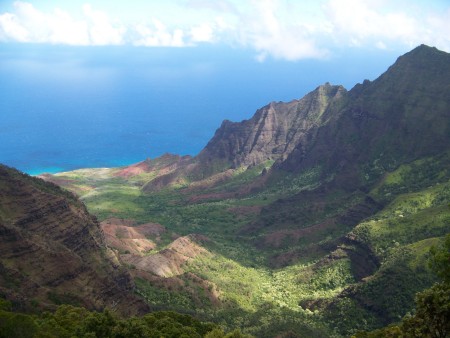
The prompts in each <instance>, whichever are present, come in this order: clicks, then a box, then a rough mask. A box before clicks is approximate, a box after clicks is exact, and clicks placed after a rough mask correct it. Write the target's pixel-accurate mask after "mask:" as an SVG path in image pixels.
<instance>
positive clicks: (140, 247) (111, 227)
mask: <svg viewBox="0 0 450 338" xmlns="http://www.w3.org/2000/svg"><path fill="white" fill-rule="evenodd" d="M134 224H135V223H134V221H133V220H124V219H118V218H110V219H107V220H105V221H103V222H101V223H100V226H101V229H102V230H103V233H104V234H105V239H106V243H107V244H108V246H110V247H112V248H114V249H117V250H119V252H129V253H133V254H135V255H142V254H143V253H145V252H148V251H150V250H153V249H155V248H156V244H155V242H154V241H153V240H151V239H149V238H148V237H153V239H154V240H155V241H159V240H160V236H161V234H162V233H164V232H165V231H166V229H165V228H164V227H163V226H162V225H160V224H156V223H147V224H141V225H138V226H133V225H134Z"/></svg>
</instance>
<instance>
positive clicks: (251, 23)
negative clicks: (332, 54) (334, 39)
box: [239, 0, 327, 61]
mask: <svg viewBox="0 0 450 338" xmlns="http://www.w3.org/2000/svg"><path fill="white" fill-rule="evenodd" d="M252 8H253V11H252V12H251V13H248V14H247V15H243V16H242V17H241V21H240V22H239V37H240V41H241V43H243V44H244V45H247V46H250V47H252V48H254V49H255V50H256V51H257V52H258V55H257V60H258V61H264V60H265V59H266V57H268V56H272V57H274V58H276V59H286V60H298V59H304V58H323V57H325V56H326V55H327V50H326V49H325V48H320V47H319V46H318V44H317V43H316V39H315V38H314V35H313V34H312V27H311V26H310V25H309V24H306V23H304V22H303V21H302V20H301V18H302V17H301V13H299V18H298V19H299V20H298V21H288V20H285V18H284V15H285V13H283V12H285V11H286V10H287V9H289V8H287V7H286V6H284V3H283V2H279V1H272V0H264V1H253V2H252Z"/></svg>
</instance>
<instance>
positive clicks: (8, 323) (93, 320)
mask: <svg viewBox="0 0 450 338" xmlns="http://www.w3.org/2000/svg"><path fill="white" fill-rule="evenodd" d="M0 337H1V338H16V337H17V338H28V337H29V338H31V337H36V338H53V337H55V338H66V337H67V338H71V337H84V338H114V337H115V338H133V337H136V338H137V337H149V338H151V337H155V338H160V337H167V338H170V337H172V338H179V337H186V338H187V337H206V338H245V337H247V338H248V337H250V336H249V335H244V334H242V333H240V331H239V330H234V331H232V332H229V333H225V332H224V331H223V329H221V328H220V327H219V326H217V325H216V324H213V323H205V322H201V321H199V320H197V319H195V318H193V317H191V316H189V315H183V314H179V313H175V312H170V311H165V312H154V313H149V314H146V315H144V316H142V317H131V318H127V319H120V318H118V317H117V316H116V315H115V314H114V313H112V312H111V311H108V310H105V311H103V312H91V311H88V310H86V309H85V308H81V307H74V306H71V305H61V306H59V307H58V309H57V310H56V311H55V312H54V313H50V312H44V313H42V314H40V315H29V314H23V313H17V312H12V311H11V304H10V303H9V302H7V301H5V300H1V299H0Z"/></svg>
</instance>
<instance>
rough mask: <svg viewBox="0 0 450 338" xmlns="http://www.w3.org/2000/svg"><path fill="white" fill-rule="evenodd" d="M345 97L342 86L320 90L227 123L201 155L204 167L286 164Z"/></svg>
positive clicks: (223, 124)
mask: <svg viewBox="0 0 450 338" xmlns="http://www.w3.org/2000/svg"><path fill="white" fill-rule="evenodd" d="M345 95H346V90H345V89H344V88H343V87H342V86H332V85H330V84H329V83H327V84H325V85H322V86H319V87H318V88H316V89H315V90H314V91H312V92H311V93H309V94H307V95H306V96H305V97H303V98H302V99H300V100H294V101H291V102H288V103H283V102H278V103H275V102H272V103H270V104H269V105H267V106H265V107H263V108H261V109H259V110H258V111H257V112H256V114H255V115H254V116H253V117H252V118H251V119H250V120H246V121H242V122H237V123H235V122H230V121H224V122H223V123H222V126H221V127H220V128H219V129H218V130H217V131H216V134H215V135H214V137H213V138H212V139H211V141H210V142H209V143H208V144H207V146H206V147H205V148H204V149H203V150H202V152H201V153H200V154H199V155H198V160H199V161H200V163H201V165H202V166H211V165H212V164H213V163H214V162H218V163H222V164H223V165H225V166H231V167H234V168H236V167H240V166H251V165H257V164H259V163H263V162H265V161H267V160H274V161H277V160H284V159H285V158H286V157H287V156H288V155H289V154H290V152H291V151H292V150H293V149H294V148H295V147H296V146H298V145H299V144H307V143H308V141H309V140H310V139H311V133H313V130H314V129H315V128H317V127H319V126H321V125H322V124H323V123H325V122H326V121H327V120H328V119H329V115H328V114H327V111H328V108H329V106H330V105H332V103H333V102H335V101H336V100H339V99H341V98H342V97H343V96H345Z"/></svg>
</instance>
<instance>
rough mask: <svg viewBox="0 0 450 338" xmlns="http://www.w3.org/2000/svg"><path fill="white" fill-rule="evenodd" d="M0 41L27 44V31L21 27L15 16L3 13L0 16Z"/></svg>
mask: <svg viewBox="0 0 450 338" xmlns="http://www.w3.org/2000/svg"><path fill="white" fill-rule="evenodd" d="M0 40H1V41H9V40H12V41H18V42H28V41H29V34H28V30H27V29H26V28H25V27H23V26H22V25H21V23H20V22H19V20H18V19H17V16H16V15H14V14H11V13H4V14H2V15H0Z"/></svg>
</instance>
